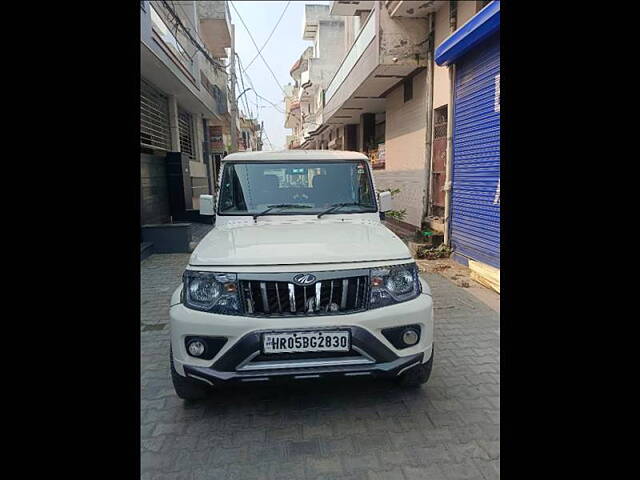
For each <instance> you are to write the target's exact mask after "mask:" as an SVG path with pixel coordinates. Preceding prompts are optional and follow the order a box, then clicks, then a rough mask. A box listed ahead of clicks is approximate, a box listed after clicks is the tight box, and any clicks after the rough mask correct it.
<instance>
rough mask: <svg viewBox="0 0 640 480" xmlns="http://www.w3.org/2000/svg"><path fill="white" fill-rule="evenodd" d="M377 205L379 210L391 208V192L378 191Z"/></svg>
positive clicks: (386, 210)
mask: <svg viewBox="0 0 640 480" xmlns="http://www.w3.org/2000/svg"><path fill="white" fill-rule="evenodd" d="M378 207H379V209H380V212H388V211H389V210H393V200H392V199H391V192H380V194H379V195H378Z"/></svg>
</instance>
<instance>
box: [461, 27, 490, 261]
mask: <svg viewBox="0 0 640 480" xmlns="http://www.w3.org/2000/svg"><path fill="white" fill-rule="evenodd" d="M452 167H453V168H452V197H451V244H452V246H453V249H454V252H455V254H457V255H456V256H457V257H458V258H459V257H460V256H462V257H463V259H465V258H466V259H472V260H477V261H479V262H482V263H486V264H488V265H491V266H494V267H496V268H500V40H499V33H496V34H494V35H492V36H491V37H489V38H487V39H486V40H484V41H483V42H482V43H481V44H479V45H477V46H475V47H474V48H473V49H471V50H470V51H469V52H468V53H466V54H465V55H463V56H462V57H461V58H460V59H458V60H457V61H456V78H455V104H454V136H453V165H452Z"/></svg>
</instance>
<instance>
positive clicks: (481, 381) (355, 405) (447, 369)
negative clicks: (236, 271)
mask: <svg viewBox="0 0 640 480" xmlns="http://www.w3.org/2000/svg"><path fill="white" fill-rule="evenodd" d="M188 260H189V255H187V254H171V255H159V254H156V255H152V256H151V257H149V258H147V259H146V260H144V261H143V262H142V263H141V292H142V299H141V322H142V325H141V398H142V400H141V468H142V470H141V471H142V478H143V479H156V478H158V479H160V478H162V479H174V478H175V479H200V478H202V479H274V480H275V479H277V480H285V479H318V480H319V479H336V480H338V479H351V480H355V479H385V480H393V479H406V480H411V479H428V480H436V479H463V478H464V479H495V478H499V477H500V442H499V441H500V347H499V342H500V318H499V314H498V313H496V312H495V311H493V310H492V309H490V308H489V307H487V306H486V305H485V304H484V303H482V302H481V301H480V300H478V299H477V298H476V297H474V296H473V295H471V294H469V293H468V292H467V291H465V289H464V288H461V287H458V286H456V285H455V284H454V283H452V282H451V281H450V280H448V279H446V278H444V277H442V276H440V275H438V274H431V273H427V274H423V275H424V278H425V279H426V280H427V282H429V284H430V285H431V289H432V291H433V298H434V303H435V312H434V313H435V357H434V358H435V360H434V366H433V373H432V375H431V379H430V380H429V383H428V384H427V385H426V386H423V387H422V388H420V389H415V390H403V389H400V388H398V387H396V386H395V385H394V384H392V383H390V382H385V381H374V380H371V379H358V381H351V382H344V381H342V382H335V381H334V382H322V383H320V382H317V381H309V382H308V383H303V382H300V383H298V384H295V385H293V386H291V387H290V388H288V389H286V390H285V389H281V388H276V387H272V386H266V385H255V384H247V385H241V386H238V387H235V388H233V389H231V388H227V389H225V390H223V391H221V392H219V393H213V394H212V395H211V397H210V398H209V399H208V400H206V401H204V402H201V403H196V404H184V403H183V402H182V400H180V399H179V398H178V397H177V396H176V395H175V393H174V391H173V387H172V385H171V378H170V374H169V325H168V322H169V315H168V311H167V307H168V304H169V298H170V296H171V293H172V292H173V290H174V289H175V288H176V286H177V285H179V283H180V278H181V274H182V271H183V270H184V267H185V266H186V264H187V262H188ZM354 380H355V379H354Z"/></svg>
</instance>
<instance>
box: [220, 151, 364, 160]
mask: <svg viewBox="0 0 640 480" xmlns="http://www.w3.org/2000/svg"><path fill="white" fill-rule="evenodd" d="M230 160H236V161H248V160H251V161H261V160H267V161H272V160H280V161H282V160H292V161H316V160H369V158H368V157H367V156H366V155H364V154H362V153H360V152H349V151H344V150H278V151H269V152H264V151H263V152H238V153H232V154H230V155H227V156H226V157H224V158H223V159H222V161H223V162H228V161H230Z"/></svg>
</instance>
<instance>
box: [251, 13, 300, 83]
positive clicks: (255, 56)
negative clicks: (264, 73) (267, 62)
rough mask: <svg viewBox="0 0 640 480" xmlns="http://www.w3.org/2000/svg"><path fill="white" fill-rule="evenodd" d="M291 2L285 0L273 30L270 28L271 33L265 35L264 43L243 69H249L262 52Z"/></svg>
mask: <svg viewBox="0 0 640 480" xmlns="http://www.w3.org/2000/svg"><path fill="white" fill-rule="evenodd" d="M290 3H291V2H287V4H286V5H285V6H284V10H282V13H281V14H280V18H278V21H277V22H276V24H275V25H274V27H273V30H271V33H270V34H269V36H268V37H267V39H266V40H265V41H264V43H263V44H262V47H260V50H259V51H258V53H256V54H255V55H254V57H253V58H252V59H251V61H250V62H249V63H248V65H247V66H246V67H245V68H244V71H245V72H246V71H247V70H249V67H250V66H251V64H252V63H253V62H254V61H255V59H256V58H258V55H259V54H260V52H262V50H264V47H266V46H267V43H269V40H271V36H272V35H273V33H274V32H275V31H276V28H278V25H280V20H282V17H284V13H285V12H286V11H287V8H289V4H290Z"/></svg>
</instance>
